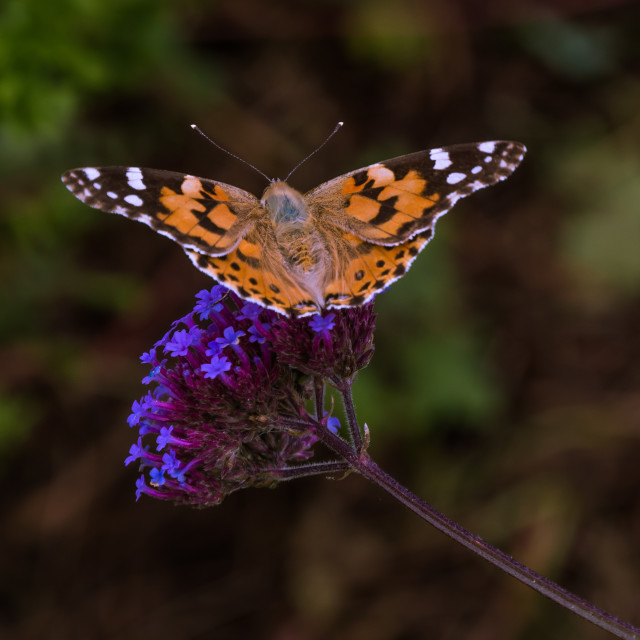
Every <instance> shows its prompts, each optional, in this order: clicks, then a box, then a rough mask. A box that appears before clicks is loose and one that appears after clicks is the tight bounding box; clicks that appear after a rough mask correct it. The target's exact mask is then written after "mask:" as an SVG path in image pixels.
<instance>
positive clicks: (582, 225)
mask: <svg viewBox="0 0 640 640" xmlns="http://www.w3.org/2000/svg"><path fill="white" fill-rule="evenodd" d="M639 28H640V6H639V5H638V3H636V2H623V1H618V2H614V1H613V0H608V1H607V0H600V1H597V0H591V1H589V2H585V1H583V0H581V1H578V0H563V1H561V0H558V1H556V2H546V3H542V2H539V1H533V2H531V1H525V0H512V1H511V2H506V1H498V0H495V1H493V2H482V3H480V2H475V1H472V0H466V1H465V0H455V1H449V0H434V1H433V2H418V1H411V0H400V1H394V0H352V1H343V2H339V1H337V0H333V1H332V0H298V1H293V0H275V1H273V2H264V1H260V0H220V1H219V2H204V1H198V0H188V1H186V2H185V1H181V2H169V1H158V0H114V1H112V2H103V1H102V0H59V1H57V2H41V1H39V0H4V2H3V4H2V8H0V171H1V172H2V173H1V175H0V192H1V198H0V207H1V208H2V211H1V216H0V244H1V248H0V287H1V296H2V298H1V302H0V304H1V313H0V341H1V344H0V383H1V391H0V478H1V481H2V493H1V495H2V507H1V513H2V532H1V534H0V535H1V538H0V548H1V549H2V552H1V554H0V636H1V637H3V638H16V639H25V640H26V639H29V640H30V639H32V638H55V639H58V638H60V639H65V640H66V639H68V638H87V639H92V638H124V639H129V638H132V639H133V638H153V639H154V640H164V639H165V638H166V639H172V640H173V639H182V638H189V639H200V638H207V639H208V638H215V639H221V640H226V639H228V638H229V639H230V638H257V639H263V638H264V639H269V640H316V639H317V640H320V639H325V638H327V639H329V638H331V639H338V640H342V639H344V640H360V639H363V640H364V639H367V640H386V639H401V640H405V639H406V640H409V639H414V638H416V639H418V638H419V639H421V638H437V639H438V640H442V639H445V640H446V639H449V638H451V639H456V640H459V639H463V638H464V639H473V640H485V639H487V640H489V639H491V640H501V639H505V640H507V639H509V640H511V639H516V638H517V639H528V638H532V639H533V638H545V639H547V640H548V639H556V638H557V639H560V638H562V639H567V638H581V639H587V640H588V639H600V638H607V637H609V635H608V634H607V633H605V632H604V631H601V630H599V629H596V628H593V627H592V626H591V625H589V624H588V623H586V622H584V621H582V620H580V619H578V618H576V617H575V616H573V614H571V613H569V612H568V611H565V610H564V609H562V608H560V607H558V606H557V605H554V604H551V603H549V602H547V601H546V600H545V599H544V598H542V597H541V596H539V595H538V594H536V593H534V592H532V591H530V590H528V589H525V588H524V587H521V586H520V585H519V584H518V583H516V582H515V581H514V580H513V579H512V578H510V577H508V576H506V575H504V574H502V573H501V572H499V571H498V570H496V569H495V568H493V567H491V566H489V565H487V564H486V563H485V562H483V561H482V560H480V559H478V558H476V557H475V556H474V555H473V554H471V553H470V552H468V551H467V550H464V549H462V548H459V547H458V546H457V545H456V544H454V543H453V542H452V541H450V540H449V539H448V538H446V537H444V536H443V535H442V534H440V533H438V532H436V531H434V530H433V529H431V528H430V527H428V526H427V525H425V524H424V523H423V522H422V521H420V520H419V519H418V518H417V517H415V516H414V515H412V514H411V513H410V512H408V511H407V510H406V509H404V508H403V507H402V506H400V505H398V504H396V503H395V502H394V501H393V500H392V499H391V498H390V497H389V496H388V495H386V494H385V493H383V492H382V491H381V490H380V489H378V488H377V487H375V486H374V485H371V484H369V483H368V482H366V481H364V480H362V479H360V478H358V477H354V476H350V477H348V478H346V479H345V480H343V481H341V482H339V483H338V482H337V481H331V480H325V479H322V478H314V479H307V480H301V481H296V482H292V483H289V484H285V485H282V486H281V487H279V488H277V489H276V490H273V491H271V490H266V489H263V490H246V491H244V492H239V493H236V494H234V495H232V496H230V497H229V498H228V499H227V500H226V501H225V502H224V503H223V504H222V505H221V506H219V507H216V508H212V509H208V510H203V511H197V510H191V509H188V508H176V507H173V506H172V505H170V504H167V503H162V502H157V501H154V500H151V499H149V498H147V497H143V498H142V499H141V500H140V501H139V502H138V503H135V501H134V482H135V479H136V473H135V470H133V469H131V468H127V469H125V468H124V465H123V459H124V458H125V456H126V455H127V451H128V448H129V445H130V443H131V442H132V441H133V439H134V433H133V432H132V431H130V430H129V429H128V427H127V424H126V417H127V415H128V412H129V407H130V406H131V402H132V401H133V400H134V399H135V398H138V397H139V396H140V395H142V393H143V391H144V389H143V386H142V385H141V383H140V379H141V378H142V377H143V376H144V375H145V374H146V369H145V367H143V366H142V365H140V363H139V362H138V356H139V355H140V354H141V353H142V352H143V351H145V350H147V349H148V348H149V347H150V346H151V344H152V343H153V342H155V340H157V339H158V338H159V337H160V336H162V335H163V333H164V332H165V330H166V329H167V328H168V326H169V324H170V322H171V321H172V320H173V319H175V318H178V317H180V316H182V315H183V314H185V313H186V312H187V311H189V310H190V309H191V308H192V306H193V303H194V295H195V293H196V292H197V291H199V290H200V289H202V288H204V287H208V286H210V284H211V282H210V281H208V280H207V278H206V277H205V276H204V275H203V274H201V273H199V272H197V271H196V270H195V269H193V267H192V266H191V264H190V263H189V261H188V260H187V259H186V258H185V256H184V255H183V253H182V252H181V250H180V248H179V247H178V246H176V245H175V244H173V243H171V242H169V241H168V240H167V239H165V238H162V237H160V236H156V235H155V234H153V233H152V232H151V231H150V230H149V229H147V228H146V227H143V226H142V225H137V224H133V223H131V222H129V221H127V220H124V219H123V218H120V217H119V216H109V215H107V214H101V213H99V212H96V211H92V210H90V209H89V208H87V207H85V206H83V205H81V204H80V203H79V202H77V201H76V200H75V199H74V198H72V196H71V195H70V194H69V193H68V192H67V191H66V190H65V189H64V188H63V186H62V184H61V183H60V181H59V177H60V174H61V173H62V172H63V171H65V170H67V169H70V168H73V167H77V166H87V165H102V164H124V165H140V166H152V167H157V168H163V169H172V170H176V171H185V172H190V173H194V174H196V175H203V176H209V177H213V178H216V179H219V180H222V181H225V182H231V183H233V184H235V185H238V186H240V187H243V188H246V189H249V190H252V191H254V192H257V193H258V194H259V193H260V192H261V190H262V189H263V188H264V186H265V184H264V180H263V179H262V178H261V177H260V176H259V175H258V174H257V173H254V172H252V171H251V170H250V169H249V168H247V167H246V166H244V165H242V164H240V163H238V162H236V161H234V160H233V159H231V158H229V157H227V156H225V155H223V154H222V153H221V152H219V151H218V150H217V149H215V148H214V147H212V146H210V145H208V144H207V143H206V142H205V141H204V140H203V139H201V138H200V137H199V136H197V135H195V134H194V133H193V132H192V131H191V130H190V129H189V124H190V123H192V122H196V123H198V124H199V125H200V126H201V127H202V128H203V129H204V130H205V131H206V132H208V133H209V134H210V135H211V136H212V137H213V138H214V139H215V140H216V141H217V142H218V143H220V144H222V145H224V146H226V147H228V148H229V149H230V150H232V151H233V152H235V153H237V154H239V155H240V156H242V157H243V158H246V160H248V161H250V162H252V163H254V164H255V165H256V166H258V167H259V168H260V169H261V170H263V171H264V172H265V173H267V174H269V175H272V176H283V175H286V173H288V171H289V169H290V168H291V167H292V166H293V165H295V164H296V163H297V162H298V161H299V160H300V159H301V158H302V157H304V156H305V155H306V154H307V153H308V152H309V151H311V150H312V149H313V148H314V147H315V146H316V145H317V144H319V143H320V142H321V141H322V140H323V139H324V137H325V136H326V135H327V134H328V132H329V131H331V129H332V128H333V127H334V125H335V123H336V122H337V121H338V120H344V121H345V126H344V127H343V129H342V130H341V132H340V133H339V134H338V135H337V136H336V137H335V138H334V139H333V140H332V141H331V142H330V144H329V145H328V146H327V147H326V148H325V149H323V150H322V151H321V152H320V153H319V154H317V156H315V157H314V158H313V160H311V161H310V162H308V163H307V164H306V165H305V166H304V167H302V168H301V169H300V170H299V171H298V172H297V174H296V175H295V176H294V179H293V180H292V184H293V186H296V187H297V188H299V189H302V190H306V189H308V188H311V187H313V186H315V185H317V184H319V183H320V182H323V181H325V180H327V179H329V178H332V177H334V176H336V175H339V174H340V173H342V172H345V171H348V170H352V169H356V168H358V167H360V166H363V165H366V164H369V163H371V162H374V161H377V160H382V159H385V158H389V157H392V156H395V155H399V154H402V153H408V152H412V151H417V150H420V149H424V148H429V147H437V146H441V145H447V144H453V143H458V142H471V141H479V140H487V139H496V138H497V139H499V138H506V139H515V140H520V141H522V142H524V143H525V144H526V145H527V146H528V148H529V153H528V156H527V158H526V159H525V162H524V163H523V165H522V167H521V169H519V170H518V171H517V172H516V174H515V175H514V176H513V177H512V178H511V179H510V180H508V181H507V182H505V183H504V184H501V185H499V186H497V187H494V188H492V189H488V190H485V191H483V192H482V193H480V194H477V195H475V196H474V197H472V198H470V199H468V200H465V201H464V202H463V203H461V204H459V205H458V206H457V207H456V209H455V211H454V212H453V213H452V214H451V215H450V216H447V217H446V218H445V219H444V220H443V221H441V222H440V223H439V227H438V233H437V234H436V239H435V240H434V241H433V242H432V243H431V244H430V245H429V247H428V248H427V249H426V251H425V252H424V253H423V255H421V256H420V257H419V259H418V260H417V261H416V263H415V265H414V266H413V267H412V268H411V271H410V272H409V274H408V275H407V276H406V277H405V278H403V279H402V280H401V281H399V282H397V283H396V284H394V285H393V286H392V287H391V289H390V290H389V291H388V292H386V293H385V294H383V295H381V296H380V297H379V299H378V301H377V303H376V308H377V311H378V313H379V320H378V326H377V331H376V348H377V351H376V355H375V357H374V359H373V362H372V364H371V365H370V366H369V368H368V369H367V370H366V371H364V372H363V373H362V374H361V376H360V378H359V380H358V382H357V385H356V402H357V409H358V414H359V417H360V419H361V420H362V421H366V422H367V423H368V424H369V426H370V428H371V434H372V444H371V449H370V451H371V454H372V456H373V457H374V459H375V460H377V461H378V462H379V463H380V464H381V465H382V466H383V468H385V469H386V470H388V471H389V472H391V473H392V474H393V475H395V476H396V477H397V478H398V479H399V480H400V481H401V482H403V483H404V484H406V485H407V486H408V487H409V488H411V489H412V490H414V491H415V492H416V493H417V494H418V495H420V496H422V497H423V498H425V499H426V500H428V501H430V502H431V503H432V504H433V505H434V506H435V507H436V508H438V509H440V510H441V511H443V512H444V513H446V514H447V515H448V516H450V517H451V518H453V519H455V520H456V521H458V522H460V523H461V524H462V525H463V526H465V527H467V528H469V529H471V530H472V531H474V532H475V533H477V534H478V535H481V536H482V537H484V538H485V539H486V540H488V541H490V542H491V543H493V544H495V545H497V546H499V547H500V548H502V549H503V550H505V551H507V552H508V553H510V554H512V555H513V556H515V557H516V558H518V559H519V560H520V561H522V562H524V563H526V564H528V565H530V566H531V567H532V568H534V569H535V570H537V571H538V572H540V573H542V574H544V575H546V576H548V577H550V578H551V579H553V580H555V581H557V582H559V583H560V584H562V585H564V586H565V587H567V588H568V589H570V590H572V591H575V592H577V593H578V594H580V595H581V596H583V597H586V598H588V599H590V600H592V601H593V602H594V603H596V604H597V605H599V606H601V607H603V608H605V609H608V610H610V611H611V612H613V613H615V614H617V615H618V616H620V617H622V618H625V619H627V620H629V621H630V622H633V623H634V624H636V625H640V606H639V605H640V551H639V546H638V540H639V539H640V502H639V500H638V496H639V494H640V473H639V470H638V459H639V456H640V337H639V334H640V251H639V246H640V210H639V209H640V205H639V202H640V108H639V106H640V74H639V72H640V45H639V44H638V40H637V38H638V31H639Z"/></svg>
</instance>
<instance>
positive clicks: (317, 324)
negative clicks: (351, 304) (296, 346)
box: [309, 313, 336, 335]
mask: <svg viewBox="0 0 640 640" xmlns="http://www.w3.org/2000/svg"><path fill="white" fill-rule="evenodd" d="M335 317H336V314H335V313H330V314H328V315H326V316H321V315H315V316H313V317H312V318H311V320H309V326H310V327H311V329H312V330H313V331H315V332H316V333H322V334H323V335H325V334H326V335H328V334H329V331H331V329H333V327H335V326H336V323H335V322H334V321H333V320H334V318H335Z"/></svg>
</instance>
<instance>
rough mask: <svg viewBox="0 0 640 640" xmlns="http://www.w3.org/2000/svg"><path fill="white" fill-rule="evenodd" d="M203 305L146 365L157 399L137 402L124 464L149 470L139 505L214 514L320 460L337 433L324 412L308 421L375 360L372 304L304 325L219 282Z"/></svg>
mask: <svg viewBox="0 0 640 640" xmlns="http://www.w3.org/2000/svg"><path fill="white" fill-rule="evenodd" d="M197 298H198V302H197V304H196V306H195V308H194V309H193V311H192V312H191V313H189V314H188V315H186V316H185V317H183V318H181V319H180V320H177V321H176V322H174V323H173V325H172V327H171V329H170V330H169V332H168V333H167V334H166V335H165V336H164V337H163V338H162V339H161V340H160V341H158V342H157V343H156V344H155V345H154V347H153V348H152V349H151V351H149V352H148V353H145V354H143V356H142V358H141V360H142V362H144V363H146V364H148V365H149V366H150V367H151V371H150V373H149V375H147V376H146V377H145V378H144V379H143V382H144V383H145V384H148V385H150V386H151V387H152V390H151V391H149V392H148V393H147V394H146V395H145V396H144V397H143V398H141V399H140V400H137V401H135V402H134V403H133V407H132V413H131V415H130V416H129V418H128V422H129V425H130V426H132V427H134V426H135V427H137V428H138V429H139V437H138V440H137V443H136V444H134V445H132V447H131V449H130V451H129V454H130V455H129V457H128V458H127V459H126V461H125V462H126V464H131V463H133V462H137V463H138V464H139V466H140V469H141V471H142V475H141V476H140V478H139V479H138V481H137V496H138V498H139V497H140V495H141V494H142V493H146V494H148V495H150V496H153V497H156V498H163V499H168V500H172V501H174V502H176V503H183V504H184V503H186V504H193V505H199V506H206V505H211V504H217V503H219V502H220V501H222V500H223V498H224V497H225V496H226V495H228V494H229V493H231V492H232V491H235V490H237V489H240V488H243V487H249V486H273V485H275V484H276V483H277V482H278V481H279V480H281V479H282V478H283V477H284V476H283V472H285V471H286V470H287V469H290V468H291V465H299V464H301V463H304V461H306V460H308V459H309V458H310V457H311V456H312V455H313V452H312V447H313V445H314V444H315V443H316V442H317V441H318V439H319V435H320V431H319V430H322V429H326V430H328V431H331V432H333V433H335V432H336V430H337V426H338V425H337V420H336V418H335V417H333V416H330V415H328V414H326V413H324V411H323V410H322V407H320V408H318V407H316V408H315V411H313V412H309V406H310V405H311V404H312V402H311V401H312V400H313V399H314V398H316V399H317V395H314V392H315V390H316V385H317V383H318V381H320V380H325V381H328V382H330V383H331V384H334V385H336V386H339V385H340V383H341V382H344V381H345V380H351V379H352V378H353V376H354V375H355V373H356V372H357V371H358V370H359V369H361V368H362V367H364V366H365V365H366V364H367V363H368V362H369V360H370V358H371V356H372V354H373V345H372V343H373V326H374V314H373V311H372V308H371V305H365V306H363V307H359V308H356V309H346V310H344V311H335V312H331V313H326V314H325V315H322V316H320V315H318V316H313V317H311V318H308V317H306V318H298V319H295V318H289V317H287V316H284V315H281V314H278V313H275V312H273V311H270V310H267V309H264V308H263V307H261V306H259V305H257V304H253V303H246V302H244V301H243V300H242V299H240V298H238V297H237V296H236V295H234V294H233V293H230V292H229V291H228V290H227V289H225V288H224V287H222V286H219V285H217V286H214V287H213V288H212V289H211V290H210V291H206V290H205V291H201V292H200V293H199V294H198V295H197ZM317 416H322V417H321V418H320V419H318V417H317Z"/></svg>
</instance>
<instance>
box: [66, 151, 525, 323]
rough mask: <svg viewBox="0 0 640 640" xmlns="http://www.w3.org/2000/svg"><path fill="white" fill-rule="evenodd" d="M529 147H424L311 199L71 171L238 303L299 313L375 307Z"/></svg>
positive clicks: (273, 188) (167, 177) (92, 197)
mask: <svg viewBox="0 0 640 640" xmlns="http://www.w3.org/2000/svg"><path fill="white" fill-rule="evenodd" d="M525 152H526V148H525V147H524V145H522V144H520V143H518V142H508V141H491V142H481V143H475V144H459V145H454V146H450V147H443V148H440V149H432V150H427V151H418V152H417V153H411V154H409V155H404V156H400V157H398V158H393V159H391V160H385V161H384V162H378V163H376V164H372V165H370V166H368V167H364V168H362V169H357V170H356V171H351V172H349V173H345V174H344V175H341V176H339V177H337V178H334V179H333V180H329V181H328V182H325V183H323V184H321V185H320V186H319V187H316V188H315V189H312V190H311V191H309V192H308V193H306V194H304V195H303V194H302V193H300V192H299V191H296V190H295V189H294V188H292V187H290V186H289V185H288V184H287V183H286V182H284V181H281V180H272V181H271V182H270V184H269V185H268V186H267V188H266V189H265V191H264V193H263V194H262V197H261V198H260V199H258V198H257V197H255V196H254V195H252V194H251V193H248V192H247V191H244V190H243V189H239V188H238V187H234V186H232V185H229V184H225V183H223V182H218V181H216V180H211V179H208V178H197V177H195V176H192V175H187V174H182V173H174V172H172V171H163V170H159V169H141V168H138V167H85V168H81V169H73V170H71V171H67V172H66V173H65V174H64V175H63V176H62V181H63V183H64V184H65V186H66V187H67V188H68V189H69V191H71V193H73V195H74V196H76V197H77V198H78V199H80V200H81V201H82V202H84V203H85V204H87V205H89V206H90V207H94V208H95V209H101V210H102V211H107V212H109V213H118V214H121V215H124V216H127V217H128V218H131V219H133V220H137V221H139V222H143V223H144V224H146V225H148V226H150V227H151V228H153V229H155V230H156V231H157V232H158V233H161V234H162V235H165V236H168V237H169V238H171V239H173V240H175V241H176V242H178V243H179V244H180V245H181V246H182V248H183V249H184V251H185V252H186V254H187V255H188V256H189V258H190V259H191V261H192V262H193V264H194V265H195V266H196V267H197V268H198V269H200V270H201V271H204V272H205V273H207V274H208V275H210V276H211V277H213V278H214V279H215V280H217V281H218V282H219V283H221V284H223V285H224V286H226V287H228V288H230V289H232V290H233V291H235V292H236V293H237V294H238V295H239V296H240V297H241V298H244V299H246V300H248V301H251V302H257V303H258V304H260V305H262V306H264V307H267V308H269V309H273V310H275V311H278V312H280V313H284V314H288V315H290V316H305V315H312V314H316V313H318V312H320V311H321V310H322V309H325V308H328V307H335V308H341V307H353V306H358V305H361V304H364V303H365V302H368V301H369V300H371V299H372V298H373V297H374V296H375V295H376V294H377V293H378V292H380V291H381V290H383V289H385V288H386V287H387V286H388V285H390V284H391V283H392V282H394V281H395V280H397V279H398V278H400V277H402V276H403V275H404V274H405V273H406V271H407V269H408V268H409V266H410V265H411V263H412V262H413V260H414V259H415V258H416V256H417V255H418V254H419V253H420V251H422V249H424V247H425V246H426V244H427V243H428V242H429V240H430V239H431V237H432V236H433V232H434V227H435V223H436V221H437V219H438V218H439V217H440V216H442V215H444V214H445V213H447V212H448V211H449V210H450V209H451V207H452V206H453V205H454V204H455V203H456V202H457V201H458V200H460V198H464V197H465V196H468V195H469V194H471V193H473V192H474V191H478V190H479V189H483V188H484V187H488V186H491V185H493V184H495V183H496V182H498V181H500V180H504V179H505V178H507V177H508V176H510V175H511V174H512V173H513V171H514V170H515V169H516V167H517V166H518V165H519V164H520V162H521V160H522V158H523V157H524V154H525Z"/></svg>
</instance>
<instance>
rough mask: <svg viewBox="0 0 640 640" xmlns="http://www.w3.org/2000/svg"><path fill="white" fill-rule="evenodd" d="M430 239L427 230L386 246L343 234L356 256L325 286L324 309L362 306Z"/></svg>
mask: <svg viewBox="0 0 640 640" xmlns="http://www.w3.org/2000/svg"><path fill="white" fill-rule="evenodd" d="M432 236H433V229H432V228H430V229H427V230H425V231H423V232H422V233H419V234H418V235H416V236H414V237H413V238H411V239H410V240H407V241H406V242H404V243H402V244H399V245H396V246H393V247H386V246H384V245H379V244H372V243H370V242H363V241H362V240H360V239H359V238H356V237H355V236H353V235H351V234H345V235H344V239H345V241H347V242H348V243H349V244H350V245H352V246H353V247H354V249H355V251H356V256H355V257H354V258H353V259H352V260H350V261H349V264H348V268H347V269H346V270H345V272H344V273H343V274H342V276H341V277H340V278H339V279H336V280H333V281H332V282H331V283H329V285H328V287H327V289H326V297H325V304H326V306H330V307H352V306H356V305H360V304H364V303H365V302H367V301H368V300H370V299H371V298H372V297H373V296H374V295H375V294H376V293H379V292H380V291H381V290H382V289H385V288H386V287H387V286H389V285H390V284H391V283H392V282H394V281H395V280H397V279H398V278H401V277H402V276H403V275H404V274H405V273H406V272H407V269H408V268H409V266H410V265H411V263H412V262H413V261H414V260H415V258H416V256H417V255H418V254H419V253H420V251H422V249H423V248H424V247H425V245H426V244H427V243H428V242H429V240H431V237H432Z"/></svg>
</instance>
